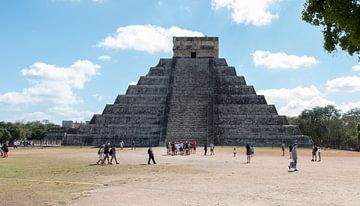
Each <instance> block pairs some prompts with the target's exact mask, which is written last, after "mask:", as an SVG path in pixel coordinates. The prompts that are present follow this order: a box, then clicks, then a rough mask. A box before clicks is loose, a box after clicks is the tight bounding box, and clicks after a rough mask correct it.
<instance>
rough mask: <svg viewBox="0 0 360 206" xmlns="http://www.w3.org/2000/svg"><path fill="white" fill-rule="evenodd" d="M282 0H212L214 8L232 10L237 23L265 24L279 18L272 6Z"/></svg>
mask: <svg viewBox="0 0 360 206" xmlns="http://www.w3.org/2000/svg"><path fill="white" fill-rule="evenodd" d="M277 2H280V0H212V1H211V5H212V7H213V9H215V10H219V9H222V8H226V9H228V10H229V11H230V12H231V18H232V20H233V21H234V22H235V23H237V24H252V25H255V26H263V25H267V24H270V23H271V22H272V21H273V20H274V19H277V18H278V16H279V15H278V14H277V13H272V12H271V11H270V7H271V6H272V5H275V3H277Z"/></svg>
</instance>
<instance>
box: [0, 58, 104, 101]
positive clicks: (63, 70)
mask: <svg viewBox="0 0 360 206" xmlns="http://www.w3.org/2000/svg"><path fill="white" fill-rule="evenodd" d="M99 69H100V66H99V65H96V64H94V63H92V62H90V61H88V60H78V61H76V62H75V63H73V64H72V65H71V66H70V67H57V66H55V65H50V64H46V63H41V62H36V63H34V64H33V65H31V66H30V67H29V68H26V69H22V70H21V73H22V75H23V76H24V77H25V78H26V79H27V80H28V82H29V87H28V88H24V89H23V90H22V91H21V92H7V93H5V94H1V95H0V103H3V104H10V105H23V104H24V105H27V104H48V103H50V104H56V105H70V104H75V103H78V102H81V99H79V98H78V97H77V96H76V94H75V93H74V90H75V89H82V88H83V87H84V85H85V83H86V82H88V81H90V79H91V77H92V76H94V75H96V74H98V70H99Z"/></svg>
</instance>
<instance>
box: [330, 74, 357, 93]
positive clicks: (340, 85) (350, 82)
mask: <svg viewBox="0 0 360 206" xmlns="http://www.w3.org/2000/svg"><path fill="white" fill-rule="evenodd" d="M326 89H327V90H329V91H331V92H358V91H360V77H358V76H349V77H339V78H336V79H332V80H328V81H327V82H326Z"/></svg>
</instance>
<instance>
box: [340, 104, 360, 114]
mask: <svg viewBox="0 0 360 206" xmlns="http://www.w3.org/2000/svg"><path fill="white" fill-rule="evenodd" d="M337 108H338V109H340V110H341V111H342V112H348V111H350V110H351V109H354V108H360V101H358V102H347V103H344V104H340V105H338V107H337Z"/></svg>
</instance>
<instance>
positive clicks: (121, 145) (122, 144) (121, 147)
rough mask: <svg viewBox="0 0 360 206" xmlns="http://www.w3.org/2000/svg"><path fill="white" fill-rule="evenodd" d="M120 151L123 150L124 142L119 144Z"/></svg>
mask: <svg viewBox="0 0 360 206" xmlns="http://www.w3.org/2000/svg"><path fill="white" fill-rule="evenodd" d="M120 149H121V150H123V149H124V141H122V140H121V142H120Z"/></svg>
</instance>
